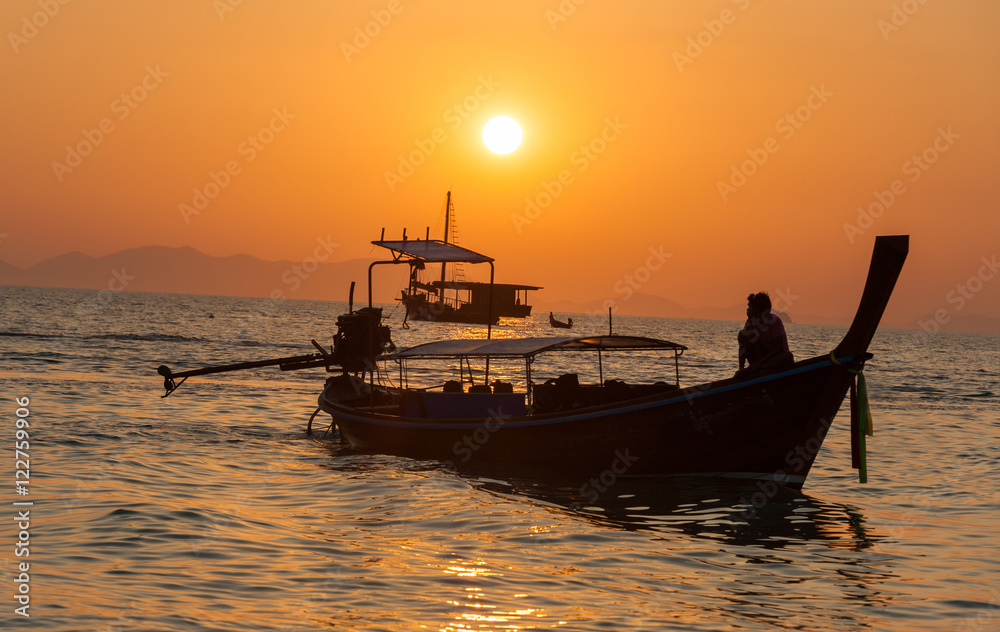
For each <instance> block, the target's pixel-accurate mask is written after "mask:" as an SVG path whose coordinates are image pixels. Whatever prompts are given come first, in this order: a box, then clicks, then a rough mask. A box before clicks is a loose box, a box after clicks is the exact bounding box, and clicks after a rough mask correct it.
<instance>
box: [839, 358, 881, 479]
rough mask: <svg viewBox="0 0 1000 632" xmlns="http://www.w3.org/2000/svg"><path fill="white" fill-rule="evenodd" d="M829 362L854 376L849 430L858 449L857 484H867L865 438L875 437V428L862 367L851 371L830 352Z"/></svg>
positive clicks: (855, 464) (855, 463) (856, 464)
mask: <svg viewBox="0 0 1000 632" xmlns="http://www.w3.org/2000/svg"><path fill="white" fill-rule="evenodd" d="M830 361H831V362H833V363H834V364H835V365H837V366H839V367H841V368H843V369H844V370H846V371H847V372H848V373H851V374H852V375H853V376H854V382H853V383H852V384H851V429H852V431H854V440H855V441H856V445H857V447H858V450H857V454H856V455H854V456H855V457H856V458H855V459H854V461H855V462H854V463H853V465H854V467H855V468H856V469H857V470H858V482H859V483H867V482H868V455H867V452H866V445H865V437H866V436H867V437H872V436H874V435H875V426H874V422H873V420H872V411H871V406H870V405H869V403H868V384H867V382H866V381H865V374H864V373H863V370H864V366H862V368H860V369H852V368H850V367H848V366H846V365H845V364H844V363H843V362H841V361H840V360H838V359H837V356H835V355H834V353H833V351H831V352H830Z"/></svg>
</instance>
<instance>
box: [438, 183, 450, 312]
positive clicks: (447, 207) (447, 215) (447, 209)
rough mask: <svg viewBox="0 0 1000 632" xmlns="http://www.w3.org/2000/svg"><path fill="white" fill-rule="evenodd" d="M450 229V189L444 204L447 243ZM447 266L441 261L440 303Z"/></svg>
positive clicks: (442, 298)
mask: <svg viewBox="0 0 1000 632" xmlns="http://www.w3.org/2000/svg"><path fill="white" fill-rule="evenodd" d="M450 229H451V191H448V197H447V199H446V200H445V204H444V243H448V233H449V232H450ZM447 268H448V264H447V263H445V262H444V261H442V262H441V288H440V293H439V294H438V300H440V301H441V302H442V303H443V302H444V280H445V272H446V270H447Z"/></svg>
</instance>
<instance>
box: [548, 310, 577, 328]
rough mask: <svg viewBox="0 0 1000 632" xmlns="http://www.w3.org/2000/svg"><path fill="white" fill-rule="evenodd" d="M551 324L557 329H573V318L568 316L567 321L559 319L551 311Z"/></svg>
mask: <svg viewBox="0 0 1000 632" xmlns="http://www.w3.org/2000/svg"><path fill="white" fill-rule="evenodd" d="M549 325H551V326H553V327H555V328H556V329H572V328H573V319H572V318H567V319H566V321H565V322H564V321H561V320H557V319H556V317H555V316H553V315H552V312H549Z"/></svg>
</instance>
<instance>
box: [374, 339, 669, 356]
mask: <svg viewBox="0 0 1000 632" xmlns="http://www.w3.org/2000/svg"><path fill="white" fill-rule="evenodd" d="M650 349H653V350H672V351H674V352H683V351H684V350H686V349H687V347H685V346H684V345H680V344H677V343H676V342H670V341H669V340H657V339H656V338H643V337H640V336H581V337H572V336H547V337H538V338H506V339H503V338H501V339H499V340H497V339H493V340H483V339H476V340H440V341H437V342H428V343H426V344H422V345H417V346H415V347H410V348H408V349H402V350H400V351H397V352H396V353H393V354H391V355H389V356H386V357H387V358H389V359H411V358H497V357H508V358H511V357H513V358H530V357H533V356H536V355H538V354H539V353H542V352H543V351H588V350H593V351H607V350H632V351H640V350H650Z"/></svg>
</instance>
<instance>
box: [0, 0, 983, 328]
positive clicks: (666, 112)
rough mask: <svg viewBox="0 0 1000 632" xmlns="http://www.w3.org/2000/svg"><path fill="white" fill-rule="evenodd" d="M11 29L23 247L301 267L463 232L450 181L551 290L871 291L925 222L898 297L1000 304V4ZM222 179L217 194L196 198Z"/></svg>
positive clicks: (216, 20)
mask: <svg viewBox="0 0 1000 632" xmlns="http://www.w3.org/2000/svg"><path fill="white" fill-rule="evenodd" d="M64 1H65V0H64ZM234 5H235V6H234ZM571 9H572V11H571ZM46 11H48V13H49V14H51V15H49V14H46ZM560 11H561V12H562V13H560ZM564 14H565V15H564ZM0 27H2V29H0V30H2V31H3V32H4V33H5V34H6V38H5V39H6V43H5V44H4V46H5V48H4V49H3V50H2V52H0V76H2V85H3V90H4V98H3V100H2V102H0V103H2V105H0V107H2V108H3V116H2V117H0V142H2V146H3V147H4V149H5V151H4V152H3V156H2V158H0V160H2V165H0V183H2V184H0V190H2V192H3V193H2V197H0V235H3V236H2V237H0V239H2V241H0V260H3V261H7V262H9V263H13V264H15V265H20V266H26V265H30V264H33V263H36V262H38V261H40V260H42V259H45V258H48V257H51V256H55V255H58V254H61V253H64V252H68V251H73V250H80V251H83V252H85V253H87V254H91V255H104V254H108V253H111V252H115V251H118V250H121V249H124V248H130V247H135V246H142V245H149V244H158V245H168V246H180V245H191V246H194V247H195V248H198V249H199V250H202V251H204V252H206V253H208V254H212V255H230V254H234V253H248V254H252V255H255V256H258V257H261V258H264V259H272V260H275V259H289V260H301V259H303V258H305V257H307V256H309V255H310V254H311V253H312V252H313V248H314V244H315V240H316V239H317V237H325V236H326V235H329V234H332V235H333V236H334V239H335V241H337V242H338V243H339V244H340V247H339V248H338V250H337V252H336V253H335V254H334V256H333V259H336V260H344V259H350V258H354V257H365V256H369V254H370V252H371V247H370V245H369V241H370V240H372V239H375V238H377V237H378V234H379V232H380V230H381V228H382V227H385V228H386V229H387V235H390V236H396V235H398V234H399V233H401V231H402V228H404V227H406V228H407V229H408V231H409V234H410V235H416V234H420V235H422V234H423V231H424V227H426V226H428V225H431V226H434V225H435V224H437V225H438V226H440V218H439V216H440V212H441V208H442V204H443V200H444V195H445V192H446V191H447V190H448V188H449V187H451V188H452V189H453V190H454V195H455V203H456V207H457V210H458V219H459V224H460V230H461V235H462V243H463V245H465V246H467V247H470V248H472V249H474V250H478V251H481V252H484V253H486V254H490V255H492V256H494V257H496V258H497V261H498V264H497V276H498V280H499V281H508V282H522V283H534V284H538V285H542V286H545V288H546V289H545V290H544V292H545V298H546V299H548V300H552V301H555V300H560V299H570V298H578V299H580V300H588V299H595V298H602V297H607V298H616V299H621V298H622V297H623V292H622V288H623V285H622V283H623V282H624V281H625V280H626V279H627V278H629V277H628V276H627V275H633V276H632V278H633V281H631V283H633V287H636V289H638V290H639V291H641V292H646V293H649V294H656V295H661V296H666V297H668V298H671V299H673V300H675V301H677V302H679V303H681V304H683V305H687V306H705V305H731V304H737V303H741V302H742V300H743V297H745V295H746V294H747V293H748V292H749V291H753V290H757V289H766V290H771V291H772V292H773V291H775V290H778V289H787V290H788V291H789V292H790V294H792V295H794V296H796V297H798V298H796V299H795V301H794V304H792V305H790V306H788V309H789V311H790V312H792V313H793V314H794V313H795V312H801V313H813V314H834V315H842V314H848V313H851V312H852V311H853V309H854V307H855V305H856V302H857V298H858V296H859V294H860V287H861V283H862V280H863V275H864V269H865V267H866V266H867V263H868V257H869V255H870V251H871V245H872V241H873V239H874V236H875V235H876V234H893V233H909V234H911V235H912V238H911V258H910V260H909V262H908V266H907V268H906V269H905V270H904V276H903V278H902V279H901V282H900V286H899V288H898V292H897V295H896V297H895V298H894V301H893V303H892V304H891V305H890V312H889V316H888V317H889V318H896V319H900V318H908V317H911V316H912V317H913V318H916V317H917V316H920V315H922V314H926V313H928V312H932V311H934V310H935V309H945V310H948V311H949V312H950V313H962V314H973V313H981V314H986V315H990V316H995V317H1000V275H998V272H1000V271H994V269H993V268H992V267H990V266H987V265H986V263H985V262H992V261H995V260H996V258H997V256H998V255H1000V240H998V235H1000V230H998V229H1000V219H998V213H997V210H998V208H1000V204H998V201H1000V191H998V167H1000V123H998V116H997V112H1000V39H998V38H997V37H996V33H997V32H998V27H1000V4H998V3H996V2H994V1H993V0H976V1H974V0H951V1H949V2H926V3H923V4H921V2H920V1H919V0H896V1H889V0H874V1H873V0H850V1H845V0H837V1H832V0H830V1H825V2H820V1H815V2H813V1H810V2H802V1H797V0H786V1H784V2H779V1H775V0H769V1H768V2H763V1H762V0H735V1H734V0H717V1H711V2H614V3H612V2H597V1H582V0H576V2H573V0H561V1H560V0H551V1H550V2H538V1H526V0H525V1H522V0H509V1H508V2H505V3H502V4H497V3H479V2H458V1H447V2H445V1H432V0H412V1H410V0H391V1H390V0H378V1H372V2H368V1H365V2H354V1H352V2H331V1H326V0H324V1H318V0H317V1H297V2H292V3H289V2H274V1H265V0H244V1H242V2H239V1H238V0H215V1H214V2H213V0H178V1H171V2H157V3H150V2H127V1H124V0H120V1H110V0H88V1H86V2H83V1H79V0H78V1H75V2H73V1H70V2H67V3H66V4H65V5H63V4H60V2H59V1H58V0H33V1H22V0H5V1H4V2H3V3H2V5H0ZM366 30H367V33H368V34H367V35H366V34H365V31H366ZM499 114H506V115H509V116H512V117H513V118H515V119H517V120H518V121H520V123H521V125H522V127H523V129H524V142H523V144H522V145H521V147H520V148H519V149H518V150H517V151H515V152H514V153H512V154H510V155H507V156H497V155H493V154H491V153H490V152H488V151H487V150H486V149H485V148H484V146H483V144H482V141H481V139H480V132H481V129H482V126H483V124H484V123H485V122H486V121H487V120H488V119H489V118H491V117H492V116H495V115H499ZM102 128H103V129H102ZM426 139H429V140H426ZM67 146H70V147H71V148H73V149H74V152H76V151H78V152H79V153H86V154H88V155H86V156H76V155H74V154H71V155H67V154H68V153H70V152H68V150H67ZM587 147H589V148H590V149H589V150H588V151H589V156H588V155H587V154H586V153H585V152H583V151H581V148H587ZM921 155H923V156H924V157H923V158H922V159H921V158H919V157H920V156H921ZM915 156H917V157H918V159H917V160H916V161H915V160H914V157H915ZM400 157H402V158H403V160H405V161H406V162H407V164H406V165H403V166H402V168H401V165H400V160H401V158H400ZM754 158H756V161H757V163H762V164H755V163H754V162H747V161H752V160H753V159H754ZM414 163H418V164H414ZM227 169H229V170H230V173H225V172H226V170H227ZM740 171H742V172H743V173H739V172H740ZM734 172H736V173H737V175H734ZM212 174H215V180H216V182H217V183H218V184H220V185H223V186H218V187H215V184H214V183H213V179H212ZM387 174H395V175H393V176H387ZM560 174H562V177H563V179H564V182H565V184H559V183H558V180H559V178H560ZM206 186H207V187H208V190H207V191H206V190H205V189H206ZM213 187H215V188H213ZM195 188H197V189H199V190H201V191H202V192H203V193H213V194H216V195H215V196H214V198H213V199H211V200H210V201H208V203H207V206H204V208H203V209H200V210H199V212H198V213H197V214H195V213H191V212H188V213H185V212H184V210H182V207H181V205H187V206H189V207H191V208H192V209H194V207H195V203H196V202H200V200H198V199H197V196H196V194H195V192H194V189H195ZM894 188H895V192H894V193H892V191H893V189H894ZM886 191H888V192H890V193H883V192H886ZM876 192H879V196H878V197H881V198H882V199H883V201H885V202H888V201H890V197H891V198H892V199H891V204H888V207H887V208H886V209H885V210H884V211H879V208H878V207H875V212H876V214H878V215H879V217H877V218H874V219H865V220H864V221H863V222H862V223H861V224H860V225H859V224H858V221H859V220H858V208H859V207H865V208H868V207H869V206H870V205H872V204H876V203H878V198H877V197H876ZM528 199H531V200H535V201H537V202H539V204H540V206H545V208H539V210H538V212H535V211H531V212H530V214H528V212H527V210H526V206H527V203H526V200H528ZM185 215H186V220H187V221H186V220H185ZM869 222H870V223H869ZM438 230H440V229H438ZM651 249H652V251H654V252H661V253H667V254H669V255H670V256H669V257H668V258H665V260H663V261H662V264H661V263H660V262H659V259H657V260H655V263H656V266H657V268H656V269H655V270H653V269H650V270H649V271H648V274H647V273H646V272H645V271H641V270H640V272H639V273H638V275H637V274H636V271H637V270H638V269H640V268H642V267H643V266H646V265H647V264H648V263H650V262H651V260H650V253H651ZM650 268H652V266H650ZM994 276H998V278H997V279H994V278H993V277H994ZM972 277H975V278H978V279H981V281H980V282H978V283H977V282H974V283H973V284H972V286H971V287H973V288H975V292H971V291H970V290H968V289H966V290H965V291H966V292H967V293H968V298H966V299H965V300H964V302H963V303H962V305H961V307H959V303H958V302H957V301H956V300H954V299H955V296H956V295H955V294H954V292H955V291H958V290H957V287H958V286H960V285H966V284H967V282H968V281H969V279H970V278H972ZM987 277H989V278H987ZM638 278H642V279H644V281H643V282H642V283H639V284H638V286H636V285H635V283H636V282H635V281H634V279H638ZM342 298H343V297H341V296H331V299H337V300H339V299H342ZM958 310H960V311H958ZM736 316H738V315H736Z"/></svg>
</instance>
